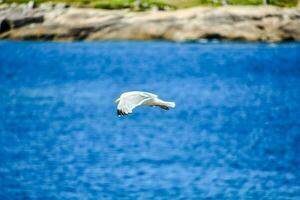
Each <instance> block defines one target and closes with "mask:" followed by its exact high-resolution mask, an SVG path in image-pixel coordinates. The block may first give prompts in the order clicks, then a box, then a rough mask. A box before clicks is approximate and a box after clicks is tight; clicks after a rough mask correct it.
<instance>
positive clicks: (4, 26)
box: [0, 18, 11, 33]
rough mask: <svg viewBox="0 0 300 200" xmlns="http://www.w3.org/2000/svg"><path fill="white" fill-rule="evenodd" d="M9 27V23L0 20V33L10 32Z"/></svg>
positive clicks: (3, 19) (5, 20) (2, 19)
mask: <svg viewBox="0 0 300 200" xmlns="http://www.w3.org/2000/svg"><path fill="white" fill-rule="evenodd" d="M10 28H11V26H10V24H9V21H8V20H7V19H5V18H0V33H3V32H6V31H8V30H10Z"/></svg>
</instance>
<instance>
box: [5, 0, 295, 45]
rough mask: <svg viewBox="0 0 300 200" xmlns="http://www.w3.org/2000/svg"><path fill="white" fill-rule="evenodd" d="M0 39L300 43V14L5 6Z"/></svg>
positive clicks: (230, 9)
mask: <svg viewBox="0 0 300 200" xmlns="http://www.w3.org/2000/svg"><path fill="white" fill-rule="evenodd" d="M0 38H1V39H14V40H67V41H73V40H151V39H165V40H175V41H197V40H200V39H224V40H245V41H270V42H279V41H295V40H298V41H299V40H300V9H299V8H278V7H266V6H260V7H258V6H253V7H250V6H242V7H238V6H225V7H219V8H212V7H196V8H190V9H185V10H177V11H158V10H152V11H147V12H131V11H129V10H100V9H88V8H73V7H67V6H66V5H65V4H56V5H54V4H49V3H48V4H41V5H40V6H38V7H35V6H34V5H33V4H23V5H16V4H11V5H4V4H2V5H0Z"/></svg>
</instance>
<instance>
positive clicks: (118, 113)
mask: <svg viewBox="0 0 300 200" xmlns="http://www.w3.org/2000/svg"><path fill="white" fill-rule="evenodd" d="M117 115H118V116H119V117H120V116H125V115H127V113H125V112H123V111H122V110H117Z"/></svg>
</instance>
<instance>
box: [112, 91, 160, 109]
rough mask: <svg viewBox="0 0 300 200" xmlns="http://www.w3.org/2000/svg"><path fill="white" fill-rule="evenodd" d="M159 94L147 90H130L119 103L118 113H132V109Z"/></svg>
mask: <svg viewBox="0 0 300 200" xmlns="http://www.w3.org/2000/svg"><path fill="white" fill-rule="evenodd" d="M156 97H157V95H154V94H152V93H147V92H129V93H124V94H123V95H122V96H121V98H120V102H119V104H118V110H117V114H118V115H127V114H129V113H132V110H133V109H134V108H135V107H137V106H140V105H142V104H143V103H144V102H145V101H147V100H150V99H152V98H156Z"/></svg>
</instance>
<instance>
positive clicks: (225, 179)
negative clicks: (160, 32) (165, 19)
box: [0, 41, 300, 200]
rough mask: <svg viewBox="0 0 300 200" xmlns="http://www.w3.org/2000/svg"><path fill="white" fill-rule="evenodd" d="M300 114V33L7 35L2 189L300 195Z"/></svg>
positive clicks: (11, 192)
mask: <svg viewBox="0 0 300 200" xmlns="http://www.w3.org/2000/svg"><path fill="white" fill-rule="evenodd" d="M128 90H145V91H150V92H153V93H157V94H159V95H160V97H161V98H163V99H165V100H170V101H175V102H176V103H177V107H176V109H174V110H170V111H164V110H160V109H157V108H148V107H144V108H138V109H136V110H135V112H134V113H133V114H132V115H130V116H128V117H125V118H118V117H117V116H116V110H115V108H116V105H115V104H114V100H115V99H116V98H117V97H118V95H119V94H120V93H122V92H124V91H128ZM299 118H300V44H299V43H286V44H279V45H270V44H259V43H256V44H247V43H219V44H214V43H207V44H196V43H194V44H177V43H168V42H103V43H101V42H99V43H31V42H7V41H2V42H0V188H1V189H0V199H1V200H6V199H14V200H15V199H201V198H206V199H299V198H300V120H299Z"/></svg>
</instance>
